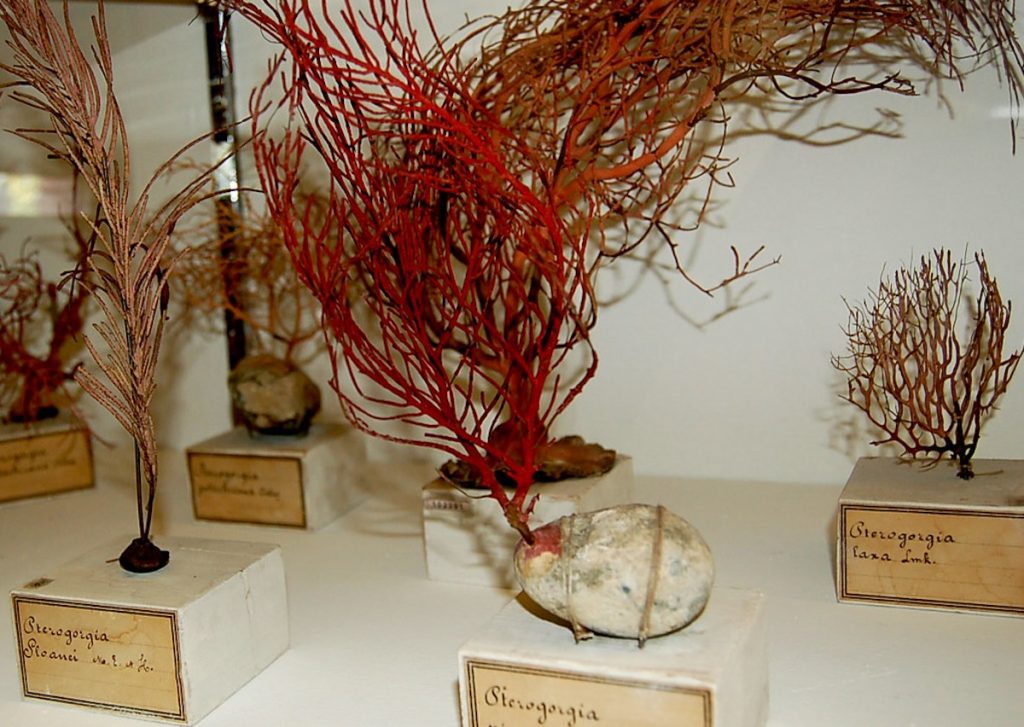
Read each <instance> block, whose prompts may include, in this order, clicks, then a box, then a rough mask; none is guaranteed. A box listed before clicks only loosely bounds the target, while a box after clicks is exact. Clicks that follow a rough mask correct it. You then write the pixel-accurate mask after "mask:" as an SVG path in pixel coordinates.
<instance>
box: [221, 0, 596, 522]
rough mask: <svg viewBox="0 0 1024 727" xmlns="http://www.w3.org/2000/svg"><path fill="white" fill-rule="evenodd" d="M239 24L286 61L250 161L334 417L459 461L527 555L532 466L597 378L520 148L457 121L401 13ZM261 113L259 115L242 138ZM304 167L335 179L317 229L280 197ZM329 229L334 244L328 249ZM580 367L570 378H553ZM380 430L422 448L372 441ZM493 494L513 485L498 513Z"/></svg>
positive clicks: (498, 134)
mask: <svg viewBox="0 0 1024 727" xmlns="http://www.w3.org/2000/svg"><path fill="white" fill-rule="evenodd" d="M240 7H241V9H242V11H243V13H244V14H245V15H246V16H247V17H249V18H250V19H251V20H253V21H254V22H256V23H257V24H258V25H259V26H260V27H261V29H263V30H264V31H265V32H266V33H268V34H269V35H270V36H271V37H273V38H274V39H275V40H276V41H277V42H279V43H281V45H282V46H283V47H284V48H285V53H286V56H287V59H288V63H287V64H285V63H283V62H282V63H281V64H280V65H279V66H278V67H277V68H276V69H275V70H276V71H277V72H281V73H282V74H283V75H282V86H283V89H284V91H285V94H286V100H287V110H288V113H289V114H290V118H291V119H292V120H293V121H294V123H295V124H296V125H297V126H298V128H294V127H293V128H292V129H290V130H289V132H288V133H287V134H286V135H285V137H284V138H283V140H281V141H273V140H271V139H270V137H269V136H266V135H260V136H259V137H258V138H257V139H256V140H255V141H254V151H255V155H256V161H257V168H258V170H259V172H260V178H261V182H262V184H263V187H264V189H265V191H266V193H267V198H268V206H269V208H270V210H271V212H272V213H273V215H274V216H275V218H276V219H277V220H278V222H279V224H280V225H281V227H282V229H283V230H284V235H285V240H286V243H287V245H288V247H289V250H290V251H291V254H292V259H293V261H294V262H295V265H296V268H297V269H298V271H299V275H300V277H301V278H302V279H303V281H304V282H305V283H306V284H307V285H308V286H309V287H310V289H311V290H313V292H314V294H315V295H316V296H317V298H318V299H319V300H320V303H321V305H322V306H323V320H324V325H325V327H326V329H327V331H328V332H329V334H330V337H329V349H330V352H331V358H332V362H333V363H334V367H335V378H334V380H333V381H332V385H333V386H334V388H335V389H336V390H337V392H338V394H339V396H340V397H341V400H342V403H343V406H344V407H345V410H346V412H347V414H348V415H349V417H350V418H351V419H352V420H353V421H354V422H355V423H356V424H357V425H359V426H361V427H363V428H364V429H366V430H368V431H371V432H373V433H375V434H379V435H382V436H388V437H389V438H393V439H397V440H399V441H404V442H411V443H415V444H419V445H423V446H428V447H433V448H436V449H439V450H442V451H444V452H447V453H448V454H450V455H453V456H455V457H457V458H459V459H460V460H462V461H464V462H466V463H468V464H469V465H470V466H471V467H473V468H474V469H475V470H477V471H478V472H479V473H481V475H482V481H483V484H484V485H485V486H486V487H488V488H489V490H490V492H491V494H492V495H493V496H494V497H495V498H496V499H497V500H498V501H499V503H500V504H501V506H502V508H503V509H504V512H505V515H506V518H507V520H508V521H509V523H510V524H511V525H512V527H514V528H515V529H516V530H518V531H519V532H520V533H522V534H523V536H524V537H527V538H529V537H530V533H529V528H528V525H527V518H528V514H529V509H530V506H529V504H528V503H527V502H526V499H527V493H528V490H529V487H530V485H531V483H532V482H533V478H534V472H535V470H536V468H537V459H538V453H539V450H540V449H541V448H542V447H543V446H544V445H545V444H546V443H547V442H548V438H549V437H548V432H549V429H550V426H551V423H552V422H553V421H554V419H555V418H556V417H557V416H558V414H559V413H560V412H561V411H562V410H563V409H564V408H565V406H566V405H567V404H568V403H569V402H570V401H571V400H572V399H573V398H574V397H575V396H576V395H577V394H578V393H579V391H580V390H581V388H582V386H583V384H584V383H585V382H586V381H587V380H588V379H589V378H590V377H591V376H592V374H593V371H594V369H595V366H596V358H595V356H594V354H593V351H592V349H591V348H590V344H589V339H588V334H589V330H590V328H591V326H592V325H593V321H594V309H593V304H592V291H591V288H590V281H589V278H588V276H587V271H586V266H585V260H584V255H583V252H584V250H583V241H582V239H581V236H580V235H579V233H574V232H573V231H572V230H571V229H570V228H569V227H568V226H567V225H566V224H565V223H564V221H563V219H562V218H561V216H560V215H559V212H558V209H557V202H556V201H555V200H553V199H552V198H551V197H550V195H548V194H545V193H543V192H542V191H537V190H534V189H532V188H531V186H530V185H528V184H527V183H525V182H524V181H523V174H524V171H523V168H522V165H523V164H524V163H525V160H528V159H529V158H530V155H531V151H530V149H529V146H528V144H527V143H526V142H525V140H523V139H521V138H519V137H517V136H515V135H513V134H510V133H509V132H508V130H507V129H506V128H505V126H504V125H503V124H502V123H501V120H500V119H498V118H496V117H494V116H491V115H489V114H488V113H486V111H485V110H483V109H480V108H472V109H471V108H470V106H471V105H472V104H473V103H474V102H473V99H472V98H471V95H470V94H469V89H468V88H467V86H466V79H465V78H464V77H463V76H462V75H461V73H460V72H459V71H458V67H457V64H456V63H455V62H454V59H448V62H441V63H436V62H435V63H434V64H433V65H431V64H428V62H427V60H426V59H425V58H424V56H423V54H422V53H421V51H420V49H419V47H418V46H417V43H416V38H415V32H414V31H413V29H412V28H411V27H410V25H409V24H408V23H409V19H408V16H407V15H406V14H405V13H404V12H403V11H402V4H401V2H398V1H397V0H387V1H386V2H377V3H374V4H372V5H371V8H370V10H369V13H368V15H367V16H366V17H365V19H363V18H362V16H360V15H359V14H358V13H357V12H356V10H355V9H354V8H353V7H352V6H351V5H350V4H346V5H345V6H344V8H343V10H342V12H341V14H340V18H338V19H333V20H332V21H330V22H329V23H328V22H324V23H323V24H322V25H321V23H320V22H318V20H317V19H316V17H315V16H314V14H313V12H312V11H311V9H310V8H309V7H308V6H307V5H306V4H305V3H302V2H292V1H288V0H286V1H285V2H281V3H279V4H278V5H277V6H276V7H275V9H274V10H273V11H267V12H264V11H263V10H260V9H259V8H257V7H255V6H253V5H250V4H248V3H244V4H240ZM371 37H372V40H371ZM378 42H381V43H383V47H382V48H379V49H378V48H377V46H376V43H378ZM435 60H436V59H435ZM262 108H263V103H262V101H261V100H260V99H259V98H257V99H256V100H255V102H254V104H253V113H254V116H255V117H256V123H257V124H262V123H264V116H263V114H262V113H261V111H262ZM308 150H312V152H313V153H315V154H316V155H317V157H318V159H319V161H321V162H322V163H323V164H324V166H325V167H326V169H327V172H328V175H329V179H330V195H329V205H330V214H329V216H328V220H327V221H326V224H323V225H319V224H316V223H315V220H314V217H313V215H311V214H310V208H309V207H308V206H305V207H296V206H295V204H294V197H293V195H292V190H293V189H294V187H295V186H296V184H297V181H298V179H297V175H298V169H299V163H300V160H301V158H302V156H303V153H304V152H306V151H308ZM510 154H514V155H515V156H516V157H517V158H518V159H519V160H521V161H520V162H519V164H520V168H517V169H515V170H513V169H510V168H509V166H508V164H507V159H508V158H509V155H510ZM544 172H545V170H544V169H543V168H542V167H540V166H537V167H536V168H534V169H533V170H532V172H531V173H533V174H537V175H541V174H544ZM333 226H337V227H340V229H341V230H342V231H343V234H342V235H341V238H342V240H343V243H341V244H335V243H332V242H330V240H332V239H333V237H332V234H331V230H332V227H333ZM353 289H357V290H359V291H361V294H362V301H361V304H360V307H361V308H363V309H365V310H364V311H361V312H360V313H358V314H357V312H356V311H355V310H354V307H353V306H352V305H350V304H349V303H348V300H349V298H350V293H351V291H352V290H353ZM363 313H368V315H364V314H363ZM577 353H578V354H580V355H579V356H578V357H574V355H575V354H577ZM580 360H582V361H583V372H582V375H579V376H576V377H574V378H573V377H571V375H569V374H566V373H564V371H565V370H566V369H567V368H569V367H570V366H571V365H572V364H578V363H579V361H580ZM342 371H344V373H346V374H347V375H348V378H349V379H350V380H351V382H352V383H353V384H354V386H355V389H356V392H357V395H358V397H353V396H350V395H349V394H347V393H346V392H345V389H343V388H342V386H341V385H340V384H339V382H338V377H339V375H340V374H341V372H342ZM389 420H392V421H393V420H397V421H399V422H401V423H403V424H404V425H406V426H407V427H408V428H409V429H411V430H412V431H413V432H418V433H414V434H408V435H407V434H385V433H384V432H383V431H382V429H381V428H380V426H379V424H376V425H375V424H373V423H372V422H374V421H376V422H381V421H389ZM503 483H504V484H514V485H515V491H514V494H513V495H512V497H511V498H510V497H508V496H506V494H505V492H504V490H503V488H502V486H501V485H502V484H503Z"/></svg>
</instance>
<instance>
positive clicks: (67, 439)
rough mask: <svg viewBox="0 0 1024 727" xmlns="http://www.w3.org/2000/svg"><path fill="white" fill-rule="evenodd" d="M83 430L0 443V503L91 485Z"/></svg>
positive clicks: (87, 444) (85, 430) (31, 436)
mask: <svg viewBox="0 0 1024 727" xmlns="http://www.w3.org/2000/svg"><path fill="white" fill-rule="evenodd" d="M92 484H93V481H92V452H91V449H90V442H89V431H88V430H87V429H68V430H66V431H62V432H54V433H52V434H37V435H27V436H24V437H17V438H14V439H8V440H7V441H4V442H0V502H4V501H6V500H16V499H19V498H22V497H32V496H34V495H46V494H50V493H54V492H64V491H66V490H77V489H81V488H83V487H92Z"/></svg>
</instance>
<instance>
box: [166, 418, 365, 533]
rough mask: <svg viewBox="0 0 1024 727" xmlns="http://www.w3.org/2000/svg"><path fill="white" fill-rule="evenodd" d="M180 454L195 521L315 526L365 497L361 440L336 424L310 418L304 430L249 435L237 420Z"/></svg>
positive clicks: (355, 432)
mask: <svg viewBox="0 0 1024 727" xmlns="http://www.w3.org/2000/svg"><path fill="white" fill-rule="evenodd" d="M186 456H187V457H188V469H189V481H190V482H191V486H192V505H193V510H194V512H195V516H196V518H198V519H200V520H223V521H230V522H241V523H254V524H261V525H285V526H290V527H297V528H305V529H307V530H316V529H318V528H321V527H323V526H324V525H327V524H328V523H331V522H333V521H334V520H336V519H337V518H338V517H339V516H341V515H343V514H344V513H346V512H348V511H349V510H351V509H352V508H353V507H355V506H356V505H358V504H359V503H360V502H362V500H364V499H365V497H366V489H365V485H364V482H363V478H364V474H365V463H366V445H365V441H364V438H363V435H362V434H361V433H360V432H358V431H356V430H355V429H352V428H351V427H348V426H345V425H342V424H329V423H323V424H322V423H317V424H314V425H313V426H312V427H311V428H310V430H309V434H308V435H307V436H305V437H275V436H259V437H253V436H250V435H249V433H248V431H247V430H246V429H245V428H244V427H236V428H235V429H232V430H231V431H229V432H226V433H224V434H220V435H218V436H216V437H213V438H211V439H208V440H206V441H204V442H201V443H199V444H196V445H194V446H192V447H189V448H188V449H187V450H186Z"/></svg>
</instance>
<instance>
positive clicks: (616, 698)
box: [466, 660, 711, 727]
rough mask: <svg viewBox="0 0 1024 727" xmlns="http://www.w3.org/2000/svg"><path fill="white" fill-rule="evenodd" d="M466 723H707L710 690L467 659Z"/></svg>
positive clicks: (528, 726)
mask: <svg viewBox="0 0 1024 727" xmlns="http://www.w3.org/2000/svg"><path fill="white" fill-rule="evenodd" d="M466 689H467V696H468V699H467V704H468V714H467V717H468V719H469V727H536V726H537V725H541V727H617V726H618V725H630V727H669V725H671V726H672V727H710V724H711V693H710V691H708V690H706V689H696V688H688V687H680V686H671V685H663V684H656V683H649V682H642V681H633V680H628V679H616V678H608V677H603V676H597V675H592V674H578V673H573V672H564V671H557V670H554V669H541V668H537V667H532V666H525V665H520V664H505V663H496V662H490V661H478V660H468V661H467V662H466Z"/></svg>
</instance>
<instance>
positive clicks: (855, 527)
mask: <svg viewBox="0 0 1024 727" xmlns="http://www.w3.org/2000/svg"><path fill="white" fill-rule="evenodd" d="M839 527H840V544H839V548H840V564H839V578H840V589H839V590H840V597H841V598H843V599H847V600H866V601H875V602H892V603H903V604H908V605H919V606H936V607H945V608H956V609H977V610H986V611H1004V612H1015V613H1024V513H1012V512H1008V513H998V512H990V511H965V510H957V509H944V508H927V507H893V506H868V505H853V504H845V503H844V504H842V505H841V506H840V514H839Z"/></svg>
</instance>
